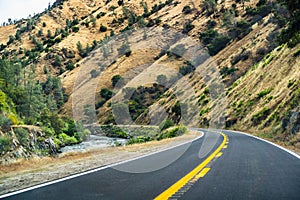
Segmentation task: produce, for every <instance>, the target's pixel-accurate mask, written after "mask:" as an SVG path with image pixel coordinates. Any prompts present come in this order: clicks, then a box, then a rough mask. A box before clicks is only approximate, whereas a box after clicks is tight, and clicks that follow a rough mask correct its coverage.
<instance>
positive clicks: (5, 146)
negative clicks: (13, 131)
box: [0, 136, 12, 155]
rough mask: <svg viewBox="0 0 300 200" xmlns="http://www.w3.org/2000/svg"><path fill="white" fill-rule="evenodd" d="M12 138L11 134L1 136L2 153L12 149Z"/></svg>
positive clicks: (0, 152) (0, 147)
mask: <svg viewBox="0 0 300 200" xmlns="http://www.w3.org/2000/svg"><path fill="white" fill-rule="evenodd" d="M11 143H12V138H11V137H9V136H0V155H1V154H2V152H6V151H8V150H9V149H10V147H11Z"/></svg>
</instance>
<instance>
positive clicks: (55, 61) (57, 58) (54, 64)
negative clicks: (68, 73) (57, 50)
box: [52, 55, 61, 67]
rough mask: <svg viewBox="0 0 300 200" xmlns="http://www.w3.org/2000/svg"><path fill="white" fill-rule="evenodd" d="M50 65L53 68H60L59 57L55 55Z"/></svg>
mask: <svg viewBox="0 0 300 200" xmlns="http://www.w3.org/2000/svg"><path fill="white" fill-rule="evenodd" d="M52 65H53V66H54V67H61V57H60V56H59V55H55V60H54V62H53V63H52Z"/></svg>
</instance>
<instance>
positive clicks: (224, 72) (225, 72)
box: [220, 66, 237, 77]
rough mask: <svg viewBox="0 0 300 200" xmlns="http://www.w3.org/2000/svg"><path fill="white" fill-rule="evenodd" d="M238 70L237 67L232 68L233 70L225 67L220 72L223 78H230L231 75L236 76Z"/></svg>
mask: <svg viewBox="0 0 300 200" xmlns="http://www.w3.org/2000/svg"><path fill="white" fill-rule="evenodd" d="M236 70H237V68H235V67H232V68H228V67H227V66H226V67H223V68H222V69H221V70H220V74H221V75H222V77H226V76H229V75H231V74H234V72H235V71H236Z"/></svg>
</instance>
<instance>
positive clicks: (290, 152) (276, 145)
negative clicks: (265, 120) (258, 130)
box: [224, 130, 300, 159]
mask: <svg viewBox="0 0 300 200" xmlns="http://www.w3.org/2000/svg"><path fill="white" fill-rule="evenodd" d="M224 131H230V132H235V133H239V134H242V135H247V136H249V137H253V138H256V139H258V140H261V141H263V142H266V143H269V144H271V145H273V146H275V147H277V148H279V149H281V150H283V151H285V152H287V153H289V154H291V155H293V156H295V157H296V158H298V159H300V156H299V155H298V154H296V153H295V152H293V151H291V150H289V149H286V148H284V147H282V146H280V145H278V144H275V143H273V142H270V141H268V140H265V139H263V138H260V137H257V136H255V135H251V134H248V133H244V132H241V131H232V130H224Z"/></svg>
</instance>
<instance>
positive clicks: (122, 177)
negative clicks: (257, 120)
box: [6, 131, 300, 200]
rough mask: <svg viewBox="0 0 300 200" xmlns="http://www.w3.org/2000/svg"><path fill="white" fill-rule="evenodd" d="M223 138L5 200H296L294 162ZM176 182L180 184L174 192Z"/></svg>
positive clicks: (263, 147)
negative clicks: (166, 195) (165, 199)
mask: <svg viewBox="0 0 300 200" xmlns="http://www.w3.org/2000/svg"><path fill="white" fill-rule="evenodd" d="M223 133H225V135H226V136H227V137H223V136H222V135H220V134H219V133H217V132H207V131H205V136H204V137H202V138H200V139H198V140H196V141H194V142H192V143H190V144H185V145H182V146H179V147H177V148H173V149H170V150H167V151H163V152H160V153H157V154H153V155H149V156H147V157H143V158H140V159H137V160H133V161H130V162H126V163H122V164H120V165H116V166H111V167H107V168H104V169H101V170H99V171H96V170H95V172H93V173H88V174H86V175H82V176H78V177H76V178H72V179H68V180H64V181H60V182H59V181H58V182H56V183H54V184H49V185H46V186H44V187H38V188H36V189H33V190H28V191H25V192H22V193H19V194H15V195H12V196H8V197H6V199H22V200H26V199H43V200H44V199H45V200H47V199H72V200H76V199H118V200H119V199H130V200H132V199H154V198H155V197H158V198H157V199H163V198H160V197H161V196H159V195H161V194H165V193H168V191H171V192H172V194H171V195H170V199H189V200H190V199H237V200H243V199H255V200H259V199H272V200H274V199H275V200H276V199H297V200H298V199H300V159H299V158H297V157H295V156H293V155H291V154H289V153H288V152H286V151H284V150H282V149H279V148H278V147H275V146H273V145H271V144H269V143H266V142H264V141H261V140H258V139H256V138H253V137H249V136H246V135H242V134H238V133H234V132H231V131H223ZM225 138H226V139H228V143H226V144H225V141H226V139H225ZM222 145H223V146H222ZM224 145H225V146H224ZM203 156H204V157H203ZM211 158H212V159H211ZM202 165H203V166H204V167H202V168H201V170H200V171H199V172H197V174H196V175H195V176H194V175H192V177H191V178H186V177H188V176H186V175H190V174H191V173H193V172H194V171H195V170H194V169H195V168H199V166H200V167H201V166H202ZM183 177H185V178H183ZM182 178H183V179H185V181H186V183H184V184H183V185H182V186H180V188H177V189H176V187H175V186H176V184H177V183H178V184H179V185H180V184H182V181H178V180H180V179H182ZM175 183H176V184H175ZM178 184H177V185H178ZM174 185H175V186H174ZM171 186H172V187H171ZM170 187H171V188H170ZM174 188H175V189H174ZM173 193H174V194H173Z"/></svg>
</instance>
